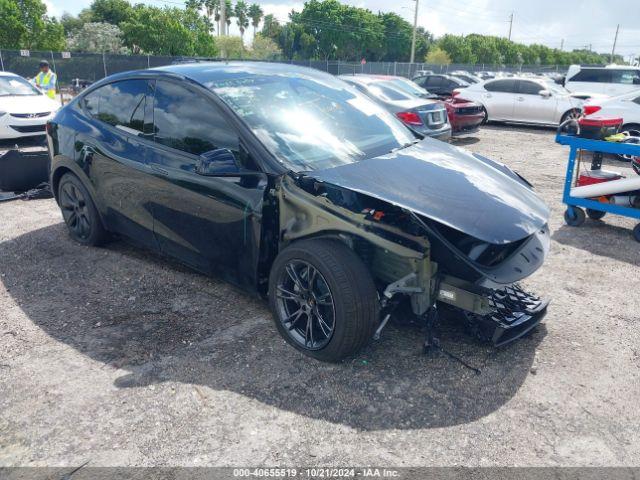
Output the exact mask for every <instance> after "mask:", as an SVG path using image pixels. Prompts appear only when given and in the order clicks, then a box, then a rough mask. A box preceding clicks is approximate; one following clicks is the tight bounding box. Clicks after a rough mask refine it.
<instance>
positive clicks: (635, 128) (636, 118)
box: [583, 89, 640, 136]
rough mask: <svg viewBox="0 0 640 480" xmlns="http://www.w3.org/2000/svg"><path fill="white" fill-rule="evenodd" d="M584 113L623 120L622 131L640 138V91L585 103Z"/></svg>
mask: <svg viewBox="0 0 640 480" xmlns="http://www.w3.org/2000/svg"><path fill="white" fill-rule="evenodd" d="M583 112H584V114H585V115H586V116H588V115H598V116H605V117H615V118H622V119H623V124H622V128H621V131H628V132H631V133H632V134H633V136H640V89H637V90H634V91H633V92H631V93H626V94H624V95H618V96H616V97H610V98H605V99H591V100H589V101H588V102H586V103H585V105H584V107H583Z"/></svg>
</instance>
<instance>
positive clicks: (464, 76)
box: [449, 70, 482, 85]
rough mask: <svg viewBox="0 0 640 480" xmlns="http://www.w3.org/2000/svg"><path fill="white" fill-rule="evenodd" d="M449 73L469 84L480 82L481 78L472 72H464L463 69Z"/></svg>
mask: <svg viewBox="0 0 640 480" xmlns="http://www.w3.org/2000/svg"><path fill="white" fill-rule="evenodd" d="M449 75H451V76H452V77H456V78H459V79H460V80H464V81H465V82H467V83H468V84H469V85H471V84H472V83H480V82H482V79H481V78H480V77H477V76H476V75H474V74H473V73H469V72H466V71H463V70H458V71H455V72H449Z"/></svg>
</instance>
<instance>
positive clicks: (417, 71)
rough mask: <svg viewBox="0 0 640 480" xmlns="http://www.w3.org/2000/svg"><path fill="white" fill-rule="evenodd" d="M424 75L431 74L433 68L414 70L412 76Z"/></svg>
mask: <svg viewBox="0 0 640 480" xmlns="http://www.w3.org/2000/svg"><path fill="white" fill-rule="evenodd" d="M424 75H433V70H416V72H415V73H414V74H413V76H414V77H422V76H424Z"/></svg>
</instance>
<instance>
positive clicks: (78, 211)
mask: <svg viewBox="0 0 640 480" xmlns="http://www.w3.org/2000/svg"><path fill="white" fill-rule="evenodd" d="M58 204H59V205H60V210H61V211H62V218H64V221H65V223H66V224H67V227H68V229H69V234H70V235H71V238H73V239H74V240H75V241H77V242H78V243H81V244H83V245H94V246H96V245H100V244H102V243H104V241H105V240H106V238H107V232H106V231H105V229H104V227H103V226H102V221H101V220H100V217H99V215H98V211H97V210H96V207H95V204H94V203H93V200H92V199H91V195H90V194H89V192H88V191H87V189H86V188H85V186H84V185H82V182H81V181H80V180H79V179H78V177H76V176H75V175H74V174H72V173H66V174H64V175H63V176H62V178H61V179H60V183H59V185H58Z"/></svg>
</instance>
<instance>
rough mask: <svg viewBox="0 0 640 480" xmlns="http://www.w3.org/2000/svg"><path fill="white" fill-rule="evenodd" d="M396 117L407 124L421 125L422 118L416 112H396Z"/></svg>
mask: <svg viewBox="0 0 640 480" xmlns="http://www.w3.org/2000/svg"><path fill="white" fill-rule="evenodd" d="M396 117H398V118H399V119H400V120H402V121H403V122H404V123H406V124H407V125H422V119H421V118H420V115H418V114H417V113H416V112H398V113H396Z"/></svg>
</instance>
